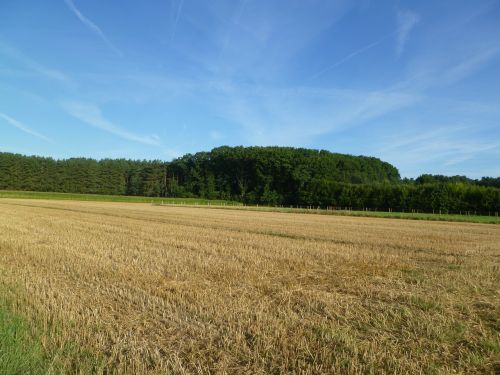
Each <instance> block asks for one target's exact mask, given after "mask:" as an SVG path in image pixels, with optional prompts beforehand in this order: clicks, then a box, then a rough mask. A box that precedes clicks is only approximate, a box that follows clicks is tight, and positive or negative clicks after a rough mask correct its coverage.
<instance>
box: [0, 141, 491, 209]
mask: <svg viewBox="0 0 500 375" xmlns="http://www.w3.org/2000/svg"><path fill="white" fill-rule="evenodd" d="M0 189H3V190H29V191H53V192H67V193H93V194H112V195H141V196H155V197H201V198H208V199H227V200H236V201H240V202H244V203H247V204H263V205H283V206H294V207H296V206H314V207H350V208H353V209H365V208H366V209H371V210H375V209H377V210H389V209H391V210H394V211H410V210H420V211H428V212H430V211H441V212H459V211H464V212H474V211H476V212H480V213H490V212H498V211H500V178H492V177H485V178H482V179H480V180H472V179H469V178H467V177H464V176H453V177H448V176H440V175H422V176H420V177H418V178H416V179H401V177H400V175H399V172H398V170H397V169H396V168H395V167H394V166H392V165H391V164H389V163H386V162H383V161H381V160H379V159H377V158H373V157H365V156H351V155H344V154H337V153H332V152H329V151H324V150H310V149H302V148H291V147H241V146H239V147H227V146H223V147H218V148H215V149H213V150H211V151H209V152H198V153H195V154H187V155H184V156H182V157H180V158H177V159H175V160H173V161H171V162H164V161H160V160H153V161H147V160H126V159H102V160H94V159H88V158H71V159H65V160H56V159H53V158H46V157H38V156H23V155H18V154H12V153H0Z"/></svg>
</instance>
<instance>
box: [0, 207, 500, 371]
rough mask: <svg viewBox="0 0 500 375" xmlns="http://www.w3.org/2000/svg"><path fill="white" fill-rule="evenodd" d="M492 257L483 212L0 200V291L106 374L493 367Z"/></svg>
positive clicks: (492, 233)
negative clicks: (411, 213) (377, 212)
mask: <svg viewBox="0 0 500 375" xmlns="http://www.w3.org/2000/svg"><path fill="white" fill-rule="evenodd" d="M499 259H500V226H496V225H482V224H464V223H446V222H425V221H406V220H391V219H372V218H355V217H341V216H325V215H304V214H289V213H272V212H251V211H241V210H238V211H234V210H224V209H210V208H194V207H193V208H189V207H163V206H162V207H159V206H151V205H147V204H127V203H95V202H92V203H91V202H67V201H66V202H59V201H41V200H40V201H29V200H13V199H3V200H0V286H1V287H2V290H3V291H4V293H7V294H9V295H10V296H11V297H12V296H14V297H15V299H16V301H17V303H16V305H15V308H16V310H17V311H18V312H19V313H21V314H23V315H24V316H26V317H28V318H29V319H30V320H31V321H33V322H41V323H38V324H39V325H40V324H41V325H42V327H44V329H45V334H44V336H43V338H42V339H43V345H44V347H46V348H47V350H48V351H54V350H55V351H56V352H57V350H56V349H57V348H58V347H63V346H64V345H65V344H66V343H68V342H70V343H76V344H77V347H78V348H80V349H79V351H80V352H81V353H80V355H81V356H84V355H85V356H95V357H96V358H101V361H102V362H101V363H102V366H103V368H102V372H104V373H129V374H142V373H155V374H156V373H175V374H177V373H179V374H182V373H200V374H202V373H204V374H208V373H213V374H216V373H227V374H233V373H236V374H237V373H245V374H264V373H266V374H267V373H275V374H278V373H304V374H307V373H311V374H312V373H317V374H320V373H328V374H335V373H341V374H343V373H347V374H358V373H359V374H362V373H363V374H364V373H374V374H378V373H391V374H392V373H399V374H403V373H404V374H406V373H411V374H414V373H426V374H427V373H437V374H440V373H443V374H449V373H464V374H465V373H467V374H471V373H494V372H495V369H498V368H499V367H498V366H499V362H498V356H499V342H500V340H499V332H500V331H499V329H500V328H499V326H500V324H499V319H500V302H499V286H500V277H499V276H500V267H499ZM58 361H59V362H60V363H61V362H62V363H63V367H64V366H66V370H67V371H68V372H76V371H77V370H78V359H71V358H67V359H58ZM64 361H66V362H64Z"/></svg>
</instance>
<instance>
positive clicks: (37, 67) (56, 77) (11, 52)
mask: <svg viewBox="0 0 500 375" xmlns="http://www.w3.org/2000/svg"><path fill="white" fill-rule="evenodd" d="M0 55H5V56H8V57H9V58H11V59H14V60H16V61H17V62H19V63H21V64H22V65H23V66H24V67H25V68H27V69H29V70H31V71H33V72H35V73H37V74H39V75H40V76H42V77H44V78H46V79H50V80H53V81H58V82H60V83H63V84H69V85H73V84H74V82H73V81H72V79H71V78H70V77H69V76H68V75H66V74H65V73H63V72H62V71H60V70H57V69H53V68H49V67H47V66H45V65H43V64H40V63H38V62H37V61H35V60H33V59H31V58H29V57H27V56H26V55H24V54H23V53H22V52H20V51H19V50H18V49H16V48H14V47H12V46H10V45H9V44H7V43H5V42H2V41H0Z"/></svg>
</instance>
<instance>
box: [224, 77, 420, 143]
mask: <svg viewBox="0 0 500 375" xmlns="http://www.w3.org/2000/svg"><path fill="white" fill-rule="evenodd" d="M220 89H221V90H222V91H221V92H220V93H219V110H220V112H221V113H223V116H224V117H225V118H226V119H227V120H229V121H231V122H233V123H235V124H237V125H239V126H241V127H242V129H243V130H244V132H245V137H246V139H247V140H249V141H251V142H253V143H257V144H286V145H300V144H304V143H306V142H308V141H311V140H313V139H314V138H315V137H319V136H323V135H325V134H330V133H335V132H340V131H343V130H345V129H346V128H349V127H354V126H359V125H361V124H362V123H364V122H366V121H369V120H373V119H375V118H379V117H381V116H383V115H385V114H388V113H390V112H394V111H397V110H399V109H402V108H404V107H406V106H409V105H411V104H413V103H414V102H416V101H417V100H419V97H418V96H416V95H411V94H406V93H402V92H389V91H387V92H384V91H372V92H370V91H356V90H341V89H314V88H306V87H302V88H296V89H272V88H263V87H252V86H246V87H244V88H243V87H237V86H233V87H231V86H228V87H227V88H224V86H223V85H221V86H220Z"/></svg>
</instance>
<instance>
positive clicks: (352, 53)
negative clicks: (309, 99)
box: [311, 33, 395, 79]
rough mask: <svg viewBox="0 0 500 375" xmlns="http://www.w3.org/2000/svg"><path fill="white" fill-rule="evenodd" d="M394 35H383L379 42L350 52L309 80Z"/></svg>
mask: <svg viewBox="0 0 500 375" xmlns="http://www.w3.org/2000/svg"><path fill="white" fill-rule="evenodd" d="M394 34H395V33H391V34H387V35H385V36H384V37H382V38H380V39H379V40H377V41H375V42H373V43H370V44H367V45H366V46H364V47H361V48H360V49H357V50H356V51H354V52H351V53H350V54H348V55H347V56H345V57H344V58H342V59H340V60H339V61H337V62H336V63H334V64H332V65H330V66H328V67H326V68H325V69H323V70H321V71H319V72H318V73H316V74H314V75H313V76H312V77H311V79H316V78H318V77H320V76H322V75H323V74H325V73H326V72H328V71H330V70H332V69H334V68H336V67H338V66H340V65H342V64H344V63H345V62H347V61H349V60H350V59H352V58H353V57H356V56H358V55H360V54H362V53H363V52H366V51H368V50H369V49H372V48H373V47H376V46H378V45H379V44H380V43H382V42H384V41H385V40H386V39H388V38H390V37H392V36H393V35H394Z"/></svg>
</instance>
